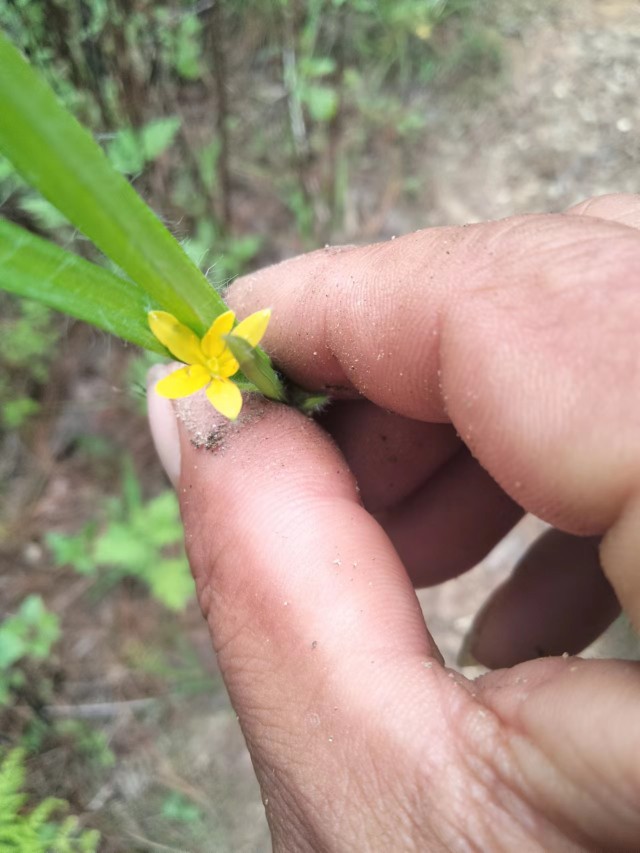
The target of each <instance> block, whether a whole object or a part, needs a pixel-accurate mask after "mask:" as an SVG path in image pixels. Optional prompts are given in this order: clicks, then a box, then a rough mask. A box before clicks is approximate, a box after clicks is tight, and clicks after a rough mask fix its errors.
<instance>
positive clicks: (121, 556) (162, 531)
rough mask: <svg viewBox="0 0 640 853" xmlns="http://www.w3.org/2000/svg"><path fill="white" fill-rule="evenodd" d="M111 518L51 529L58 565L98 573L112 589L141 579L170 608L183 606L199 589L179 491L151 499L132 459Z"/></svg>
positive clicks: (49, 540)
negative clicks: (73, 529)
mask: <svg viewBox="0 0 640 853" xmlns="http://www.w3.org/2000/svg"><path fill="white" fill-rule="evenodd" d="M106 516H107V519H106V523H105V524H104V525H102V526H99V525H98V524H97V523H96V522H95V521H92V522H91V523H90V524H88V525H86V526H85V527H84V528H83V529H82V530H81V531H80V532H79V533H76V534H66V533H49V534H48V536H47V543H48V545H49V547H50V548H51V550H52V552H53V556H54V560H55V562H56V564H57V565H59V566H63V565H70V566H72V567H73V568H74V569H75V570H76V571H77V572H79V573H80V574H84V575H89V576H95V577H96V578H97V579H98V580H99V581H100V582H101V585H103V586H107V587H109V586H113V585H114V584H116V583H117V582H118V581H120V580H122V579H123V578H133V579H136V580H138V581H140V582H142V583H143V584H144V585H145V586H147V587H148V589H149V591H150V592H151V594H152V595H153V597H154V598H156V599H157V600H158V601H159V602H160V603H161V604H164V605H165V607H168V608H169V609H171V610H182V609H183V608H184V607H185V605H186V604H187V602H188V601H189V600H190V599H191V598H192V596H193V594H194V587H193V580H192V578H191V572H190V570H189V565H188V563H187V559H186V557H185V554H184V549H183V546H182V524H181V522H180V512H179V509H178V501H177V498H176V496H175V494H174V492H172V491H169V490H167V491H164V492H162V493H161V494H159V495H157V496H156V497H155V498H152V499H151V500H149V501H146V502H145V501H144V500H143V498H142V493H141V489H140V484H139V482H138V480H137V478H136V476H135V473H134V471H133V467H132V465H131V463H130V462H127V463H126V464H125V466H124V471H123V479H122V496H121V497H118V498H112V499H111V500H110V501H109V502H108V504H107V506H106Z"/></svg>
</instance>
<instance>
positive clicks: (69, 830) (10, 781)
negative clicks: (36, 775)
mask: <svg viewBox="0 0 640 853" xmlns="http://www.w3.org/2000/svg"><path fill="white" fill-rule="evenodd" d="M24 761H25V753H24V750H22V749H13V750H11V751H10V752H7V753H5V754H4V755H0V850H2V851H3V853H95V851H97V849H98V844H99V842H100V834H99V833H98V832H97V831H96V830H89V829H82V828H81V826H80V822H79V821H78V818H77V817H75V816H74V815H68V816H67V817H61V815H63V814H64V812H66V811H68V810H69V804H68V803H67V802H66V801H65V800H59V799H55V798H54V797H47V798H46V799H44V800H42V801H41V802H40V803H38V804H37V805H35V806H34V807H32V808H31V809H30V810H27V804H28V801H29V797H28V795H27V794H26V793H25V792H24V790H23V789H24V785H25V778H26V770H25V765H24Z"/></svg>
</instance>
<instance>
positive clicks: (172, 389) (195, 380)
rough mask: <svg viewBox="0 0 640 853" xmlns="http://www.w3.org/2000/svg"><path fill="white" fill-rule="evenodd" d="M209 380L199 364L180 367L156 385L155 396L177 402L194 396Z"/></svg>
mask: <svg viewBox="0 0 640 853" xmlns="http://www.w3.org/2000/svg"><path fill="white" fill-rule="evenodd" d="M210 380H211V377H210V376H209V374H208V373H207V371H206V370H205V369H204V367H201V366H200V365H199V364H194V365H192V366H191V367H181V368H180V369H179V370H174V372H173V373H170V374H169V376H165V377H164V379H161V380H160V381H159V382H157V383H156V389H155V390H156V394H159V395H160V396H161V397H167V398H168V399H169V400H178V399H180V398H181V397H188V396H189V395H190V394H195V392H196V391H199V390H200V389H201V388H204V386H205V385H206V384H207V383H208V382H209V381H210Z"/></svg>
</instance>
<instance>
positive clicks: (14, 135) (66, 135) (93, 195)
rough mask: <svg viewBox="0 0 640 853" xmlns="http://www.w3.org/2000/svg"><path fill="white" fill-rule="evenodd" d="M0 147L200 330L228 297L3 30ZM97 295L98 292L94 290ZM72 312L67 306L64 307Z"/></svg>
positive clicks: (160, 301) (168, 307) (162, 302)
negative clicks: (206, 274) (222, 296)
mask: <svg viewBox="0 0 640 853" xmlns="http://www.w3.org/2000/svg"><path fill="white" fill-rule="evenodd" d="M0 104H1V108H0V150H1V151H2V152H3V153H4V154H5V155H6V156H7V157H8V159H9V160H10V161H11V162H12V163H13V165H14V167H15V168H16V169H17V170H18V171H19V172H20V173H21V175H22V176H23V178H24V179H25V180H26V181H27V182H28V183H29V184H30V185H31V186H32V187H34V188H36V189H37V190H38V191H39V192H40V193H42V195H43V196H44V197H45V198H47V199H48V200H49V201H50V202H51V203H52V204H53V205H55V207H57V208H58V210H60V211H61V213H63V214H64V215H65V216H66V217H67V218H68V219H69V221H70V222H72V223H73V224H74V225H75V226H76V227H77V228H79V229H80V230H81V231H82V232H83V233H84V234H86V236H87V237H89V239H90V240H92V241H93V243H95V245H96V246H97V247H98V248H99V249H100V250H101V251H102V252H104V254H105V255H106V256H107V257H109V258H110V259H111V260H112V261H113V262H114V263H115V264H117V265H118V266H119V267H120V268H121V269H122V270H124V272H126V273H127V275H128V276H129V277H130V278H131V280H132V281H133V282H135V283H136V284H137V285H139V286H140V287H141V288H143V289H144V290H145V291H146V292H147V293H148V294H149V295H150V296H151V297H152V298H153V300H154V303H155V304H157V306H158V307H161V308H163V309H164V310H165V311H169V312H170V313H172V314H174V315H175V316H176V317H178V318H179V319H180V320H181V321H182V322H184V323H186V324H187V325H189V326H191V327H192V328H193V329H194V331H196V332H198V333H199V334H202V333H203V332H204V331H205V330H206V329H207V328H208V326H209V324H210V323H211V321H212V319H213V318H214V317H216V316H217V315H218V314H220V313H222V311H225V310H226V307H225V305H224V302H223V301H222V299H221V298H220V296H219V295H218V294H217V293H216V291H215V289H214V288H213V287H212V285H211V284H210V283H209V282H208V281H207V279H206V278H205V277H204V275H203V274H202V273H201V272H200V270H199V269H198V268H197V267H196V266H195V264H193V263H192V261H191V260H190V259H189V258H188V257H187V255H186V254H185V252H184V251H183V249H182V247H181V246H180V245H179V243H178V242H177V241H176V240H175V238H174V237H173V236H172V235H171V234H170V233H169V232H168V231H167V229H166V228H165V227H164V225H162V223H161V222H160V220H159V219H158V218H157V217H156V216H155V214H154V213H153V212H152V211H151V210H150V209H149V208H148V207H147V205H146V204H145V203H144V202H143V201H142V199H141V198H140V197H139V196H138V195H137V193H136V192H135V190H134V189H133V188H132V187H131V186H130V185H129V183H128V182H127V180H126V179H125V178H124V177H123V176H122V175H121V174H120V173H119V172H117V171H116V170H115V169H114V168H113V166H112V165H111V163H110V162H109V160H108V159H107V157H106V156H105V154H104V152H103V151H102V149H101V148H100V146H99V145H98V144H97V142H95V140H94V139H93V137H92V136H91V135H90V134H89V133H88V132H87V131H86V130H85V129H84V128H83V127H82V126H81V125H80V124H79V123H78V122H77V121H76V119H75V118H74V117H73V116H72V115H71V114H70V113H69V112H67V110H66V109H65V108H64V107H63V106H62V105H61V104H60V102H59V101H58V100H57V98H56V96H55V94H54V93H53V91H52V90H51V89H50V88H49V86H48V85H47V84H46V83H45V82H44V80H42V79H41V78H40V77H39V76H38V74H37V72H36V71H35V70H34V69H33V68H31V66H30V65H29V64H28V63H27V62H26V60H25V59H24V58H23V57H22V55H21V53H20V52H19V51H18V50H17V49H16V48H15V47H14V46H13V45H12V44H11V42H10V41H9V40H8V39H7V37H6V36H5V35H3V34H2V33H0ZM96 299H98V300H100V299H101V296H98V294H96ZM64 310H67V309H64Z"/></svg>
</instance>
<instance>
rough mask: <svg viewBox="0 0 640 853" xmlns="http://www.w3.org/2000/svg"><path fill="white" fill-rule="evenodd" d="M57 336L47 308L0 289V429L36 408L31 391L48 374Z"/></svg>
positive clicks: (14, 425)
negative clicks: (17, 297)
mask: <svg viewBox="0 0 640 853" xmlns="http://www.w3.org/2000/svg"><path fill="white" fill-rule="evenodd" d="M58 337H59V330H58V327H57V324H56V322H55V320H54V318H53V315H52V312H51V311H50V310H49V309H48V308H46V307H45V306H44V305H40V304H39V303H38V302H34V301H32V300H18V299H16V298H15V297H12V296H9V295H8V294H4V293H1V292H0V430H2V429H5V430H12V429H18V428H19V427H21V426H22V425H23V424H24V423H25V422H26V421H27V420H28V418H29V417H30V416H31V415H33V414H35V413H36V412H37V411H38V409H39V404H38V401H37V399H35V396H34V395H35V394H36V393H37V391H38V389H39V388H41V387H42V386H43V384H44V383H45V382H46V380H47V378H48V375H49V366H50V362H51V353H52V351H53V348H54V346H55V343H56V341H57V340H58Z"/></svg>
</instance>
